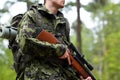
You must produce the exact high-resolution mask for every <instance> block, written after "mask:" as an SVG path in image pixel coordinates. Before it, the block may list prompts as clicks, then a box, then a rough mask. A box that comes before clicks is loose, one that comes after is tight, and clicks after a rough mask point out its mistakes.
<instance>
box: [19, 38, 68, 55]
mask: <svg viewBox="0 0 120 80" xmlns="http://www.w3.org/2000/svg"><path fill="white" fill-rule="evenodd" d="M23 42H24V44H23V45H21V49H22V51H23V53H24V54H30V55H36V56H38V55H39V56H51V55H56V56H61V55H63V53H64V52H65V50H66V47H65V45H63V44H50V43H48V42H42V41H39V40H38V39H35V38H26V39H24V41H23Z"/></svg>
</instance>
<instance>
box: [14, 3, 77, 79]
mask: <svg viewBox="0 0 120 80" xmlns="http://www.w3.org/2000/svg"><path fill="white" fill-rule="evenodd" d="M19 27H20V28H19V34H18V35H17V38H16V41H17V42H18V43H19V45H20V51H22V55H23V56H24V58H23V63H24V61H25V64H24V65H25V68H24V69H23V70H22V71H21V72H20V75H19V77H18V80H78V77H76V73H75V71H74V70H73V69H72V68H71V66H69V65H68V62H67V60H61V59H59V57H60V56H61V55H63V54H64V52H65V50H66V48H67V46H66V45H65V43H64V41H67V42H69V28H68V27H67V22H66V19H65V18H64V16H63V14H62V13H61V12H60V11H58V13H57V15H53V14H51V13H50V12H49V11H48V10H47V9H46V8H45V6H44V5H38V6H32V8H31V9H30V10H29V11H28V12H26V14H25V15H24V16H23V19H22V20H21V22H20V24H19ZM42 29H45V30H47V31H49V32H51V33H52V34H54V35H55V36H56V38H58V40H59V41H61V44H50V43H48V42H44V41H39V40H37V39H36V38H35V37H36V36H37V35H38V34H39V32H40V31H41V30H42ZM25 55H27V56H25ZM26 59H27V61H26Z"/></svg>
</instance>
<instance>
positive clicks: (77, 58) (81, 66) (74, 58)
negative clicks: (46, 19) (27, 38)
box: [36, 30, 96, 80]
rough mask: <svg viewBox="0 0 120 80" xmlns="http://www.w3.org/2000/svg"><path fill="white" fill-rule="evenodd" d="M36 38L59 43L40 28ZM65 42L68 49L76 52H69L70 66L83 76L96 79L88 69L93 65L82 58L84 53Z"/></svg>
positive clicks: (50, 34) (91, 68)
mask: <svg viewBox="0 0 120 80" xmlns="http://www.w3.org/2000/svg"><path fill="white" fill-rule="evenodd" d="M36 38H37V39H38V40H40V41H46V42H49V43H51V44H56V43H60V41H59V40H58V39H57V38H56V37H55V36H54V35H53V34H52V33H50V32H47V31H45V30H42V31H41V32H40V33H39V34H38V36H37V37H36ZM66 44H67V45H68V47H69V49H72V51H73V52H75V53H76V55H74V54H72V53H69V56H70V60H71V65H72V67H73V68H74V69H75V70H76V71H77V72H78V73H79V74H80V75H81V76H82V77H83V78H87V77H91V78H92V80H96V79H95V77H94V76H93V74H92V73H91V72H90V70H93V67H92V66H91V65H90V64H89V63H88V62H87V61H86V60H85V59H84V55H82V54H81V53H79V52H78V51H77V49H76V48H75V46H74V45H73V44H72V43H71V44H68V43H66ZM85 65H86V66H87V67H86V66H85Z"/></svg>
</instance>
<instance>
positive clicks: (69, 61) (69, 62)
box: [67, 54, 72, 65]
mask: <svg viewBox="0 0 120 80" xmlns="http://www.w3.org/2000/svg"><path fill="white" fill-rule="evenodd" d="M67 59H68V64H69V65H71V64H72V63H71V60H70V56H69V54H68V57H67Z"/></svg>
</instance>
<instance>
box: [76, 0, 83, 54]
mask: <svg viewBox="0 0 120 80" xmlns="http://www.w3.org/2000/svg"><path fill="white" fill-rule="evenodd" d="M76 4H77V26H76V35H77V48H78V51H79V52H81V53H82V40H81V31H82V26H81V24H82V23H81V20H80V7H81V4H80V0H76Z"/></svg>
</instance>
